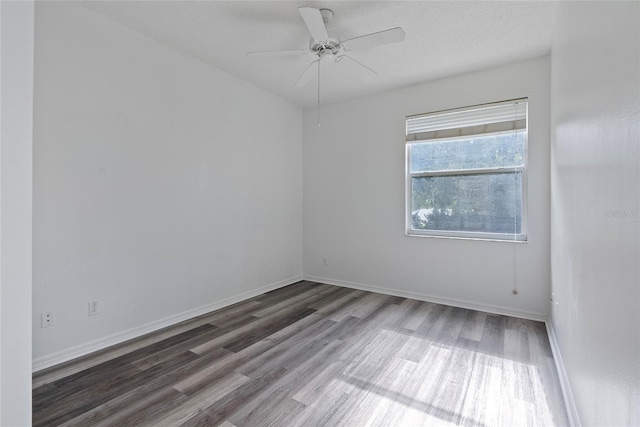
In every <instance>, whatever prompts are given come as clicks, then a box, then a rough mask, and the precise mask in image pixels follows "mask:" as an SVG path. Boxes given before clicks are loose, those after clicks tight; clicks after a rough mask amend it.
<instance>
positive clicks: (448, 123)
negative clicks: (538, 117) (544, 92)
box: [406, 98, 527, 142]
mask: <svg viewBox="0 0 640 427" xmlns="http://www.w3.org/2000/svg"><path fill="white" fill-rule="evenodd" d="M526 127H527V99H526V98H523V99H516V100H511V101H503V102H497V103H493V104H484V105H476V106H472V107H464V108H457V109H455V110H445V111H436V112H433V113H426V114H419V115H415V116H409V117H407V133H406V134H407V138H406V141H407V142H416V141H428V140H431V139H443V138H455V137H463V136H471V135H480V134H490V133H499V132H506V131H514V130H520V129H526Z"/></svg>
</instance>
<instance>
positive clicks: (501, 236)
mask: <svg viewBox="0 0 640 427" xmlns="http://www.w3.org/2000/svg"><path fill="white" fill-rule="evenodd" d="M518 101H524V102H526V111H525V118H526V119H525V120H526V126H525V128H524V132H523V138H524V141H523V143H524V159H523V165H522V166H511V167H491V168H472V169H456V170H446V171H436V172H415V173H411V146H412V144H419V143H424V142H425V141H420V140H412V141H408V140H406V138H405V235H406V236H408V237H432V238H448V239H464V240H485V241H498V242H512V243H527V242H528V240H529V239H528V223H529V221H528V214H527V212H528V200H529V197H528V192H527V189H528V178H527V175H528V169H529V167H528V166H529V165H528V162H529V100H528V98H518V99H513V100H506V101H499V102H494V103H485V104H477V105H469V106H466V107H462V108H454V109H450V110H443V111H435V112H432V113H424V114H418V115H417V116H420V115H427V114H433V113H440V112H444V111H456V110H460V111H464V110H467V109H473V108H477V107H482V106H489V105H492V104H498V103H505V102H514V103H515V102H518ZM415 116H416V115H411V116H407V117H405V123H406V121H407V120H408V119H409V118H411V117H415ZM510 132H513V131H506V132H496V133H492V134H489V135H497V134H500V133H505V134H506V133H510ZM475 135H479V134H475ZM470 136H474V135H473V134H472V135H463V136H455V137H445V138H434V139H430V140H429V141H430V142H436V141H446V140H455V139H463V138H468V137H470ZM517 172H520V173H521V179H522V206H521V209H522V212H521V227H520V231H521V233H520V234H516V233H487V232H480V231H455V230H419V229H414V228H413V227H412V226H413V216H412V207H413V206H412V199H413V185H412V183H413V178H419V177H441V176H473V175H497V174H515V173H517Z"/></svg>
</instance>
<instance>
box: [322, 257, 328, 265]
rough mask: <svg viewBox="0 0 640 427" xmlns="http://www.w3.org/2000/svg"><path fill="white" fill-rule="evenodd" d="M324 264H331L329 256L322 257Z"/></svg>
mask: <svg viewBox="0 0 640 427" xmlns="http://www.w3.org/2000/svg"><path fill="white" fill-rule="evenodd" d="M322 265H329V258H327V257H324V258H322Z"/></svg>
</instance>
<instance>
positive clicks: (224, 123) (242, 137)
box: [33, 2, 302, 367]
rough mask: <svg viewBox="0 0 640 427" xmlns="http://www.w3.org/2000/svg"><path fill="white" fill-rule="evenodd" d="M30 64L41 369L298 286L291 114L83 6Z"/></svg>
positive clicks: (55, 20) (60, 13) (47, 35)
mask: <svg viewBox="0 0 640 427" xmlns="http://www.w3.org/2000/svg"><path fill="white" fill-rule="evenodd" d="M35 63H36V70H35V86H34V87H35V89H34V90H35V113H34V121H35V125H34V205H33V209H34V213H33V224H34V228H33V232H34V278H33V280H34V287H33V290H34V297H33V319H34V329H33V337H34V358H35V365H36V367H43V366H46V365H49V364H52V363H55V362H59V361H61V360H64V359H67V358H69V357H72V356H75V355H78V354H79V353H83V352H86V351H88V350H90V349H93V348H96V347H100V346H103V345H106V344H110V343H113V342H114V341H118V340H121V339H124V338H126V337H129V336H131V335H135V334H138V333H141V332H144V331H146V330H148V329H152V328H157V327H159V326H162V325H164V324H167V323H170V322H175V321H176V320H181V319H182V318H185V317H189V316H192V315H194V314H198V313H199V312H201V311H202V310H204V309H211V308H213V307H217V306H220V305H221V304H223V303H226V304H228V303H229V302H231V301H234V300H235V299H237V298H241V297H245V298H246V297H247V296H248V295H252V294H255V293H259V292H260V291H261V290H264V289H265V287H273V286H282V285H284V284H288V283H292V282H295V281H297V280H299V279H300V278H301V276H302V268H301V265H302V260H301V253H302V184H301V181H302V175H301V173H302V172H301V169H302V166H301V163H302V142H301V141H302V124H301V123H302V111H301V109H300V108H299V107H297V106H294V105H293V104H291V103H289V102H287V101H284V100H282V99H280V98H278V97H276V96H274V95H272V94H269V93H267V92H264V91H262V90H260V89H258V88H256V87H254V86H252V85H250V84H248V83H245V82H242V81H240V80H238V79H237V78H235V77H233V76H230V75H228V74H226V73H224V72H221V71H219V70H216V69H214V68H212V67H211V66H209V65H206V64H204V63H202V62H199V61H197V60H195V59H192V58H191V57H188V56H186V55H184V54H181V53H179V52H177V51H174V50H172V49H170V48H168V47H166V46H164V45H161V44H159V43H157V42H155V41H153V40H151V39H148V38H146V37H144V36H142V35H140V34H139V33H136V32H134V31H131V30H129V29H127V28H125V27H123V26H121V25H119V24H116V23H114V22H112V21H110V20H108V19H106V18H104V17H102V16H100V15H97V14H95V13H94V12H92V11H89V10H87V9H85V8H83V7H82V6H80V5H77V4H70V3H59V2H40V3H38V4H37V5H36V40H35ZM90 300H98V301H99V304H100V311H101V313H100V314H99V315H97V316H92V317H89V316H88V308H87V303H88V301H90ZM49 310H51V311H53V312H54V314H55V326H53V327H50V328H46V329H41V328H40V324H39V314H40V313H41V312H43V311H49Z"/></svg>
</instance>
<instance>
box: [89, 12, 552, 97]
mask: <svg viewBox="0 0 640 427" xmlns="http://www.w3.org/2000/svg"><path fill="white" fill-rule="evenodd" d="M83 5H84V6H85V7H87V8H89V9H92V10H94V11H95V12H98V13H100V14H102V15H104V16H106V17H108V18H111V19H112V20H114V21H116V22H119V23H121V24H123V25H125V26H127V27H129V28H131V29H134V30H136V31H139V32H141V33H143V34H145V35H147V36H149V37H151V38H153V39H155V40H157V41H159V42H162V43H164V44H166V45H169V46H171V47H173V48H175V49H178V50H181V51H183V52H186V53H188V54H189V55H191V56H193V57H196V58H199V59H200V60H202V61H204V62H207V63H209V64H211V65H213V66H215V67H217V68H219V69H221V70H224V71H227V72H229V73H231V74H233V75H235V76H237V77H238V78H240V79H243V80H245V81H248V82H251V83H253V84H255V85H257V86H259V87H261V88H263V89H265V90H267V91H270V92H272V93H275V94H277V95H280V96H282V97H284V98H286V99H289V100H291V101H293V102H294V103H296V104H298V105H302V106H312V105H314V104H315V103H316V97H317V85H316V83H315V81H314V82H312V83H311V84H310V85H308V86H306V87H304V88H301V89H296V88H294V84H295V82H296V81H297V80H298V78H299V77H300V75H301V74H302V72H303V71H304V70H305V68H306V67H307V65H308V64H309V63H310V62H311V61H312V60H313V59H314V57H313V56H311V55H303V56H296V57H284V56H281V57H248V56H247V55H246V54H247V52H251V51H261V50H290V49H307V48H308V46H309V33H308V30H307V29H306V27H305V25H304V22H303V21H302V18H301V17H300V14H299V13H298V10H297V8H298V7H299V6H311V7H316V8H329V9H332V10H333V11H334V14H335V16H334V18H333V20H332V21H331V22H330V23H329V24H328V25H327V29H328V32H329V35H330V36H331V37H336V38H338V39H341V40H346V39H349V38H353V37H356V36H359V35H363V34H369V33H373V32H376V31H381V30H385V29H388V28H392V27H398V26H399V27H402V28H403V29H404V30H405V32H406V40H405V42H404V43H398V44H392V45H386V46H379V47H375V48H371V49H367V50H362V51H358V52H352V53H351V56H352V57H353V58H355V59H357V60H358V61H360V62H362V63H364V64H366V65H367V66H368V67H371V68H372V69H374V70H375V71H376V72H377V73H378V75H377V76H373V77H371V76H370V75H369V73H368V72H366V71H363V70H361V69H359V67H358V66H357V65H353V63H351V64H349V63H348V61H342V62H340V63H339V64H336V63H334V62H333V61H322V68H321V100H322V102H323V103H324V102H329V101H334V100H338V99H344V98H349V97H353V96H358V95H363V94H368V93H373V92H378V91H381V90H385V89H389V88H395V87H400V86H406V85H409V84H414V83H419V82H423V81H426V80H432V79H436V78H440V77H444V76H448V75H453V74H459V73H464V72H469V71H475V70H479V69H483V68H487V67H490V66H494V65H499V64H504V63H508V62H512V61H517V60H520V59H526V58H532V57H535V56H540V55H544V54H546V53H548V52H549V50H550V46H551V36H552V30H553V26H554V22H555V16H556V10H557V4H556V3H555V2H533V1H532V2H526V1H525V2H520V1H514V2H490V1H474V2H452V1H326V2H324V1H322V2H321V1H317V2H316V1H312V2H298V1H92V2H84V3H83Z"/></svg>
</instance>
